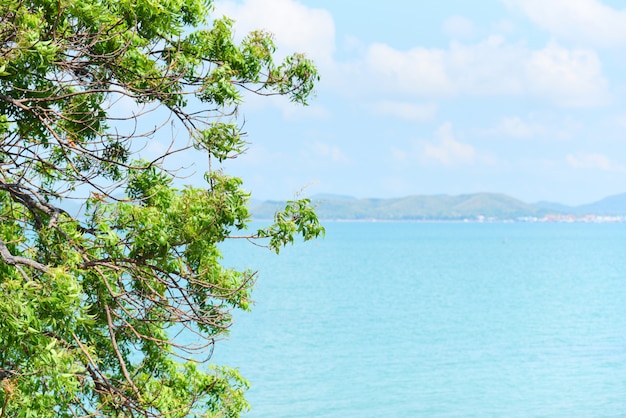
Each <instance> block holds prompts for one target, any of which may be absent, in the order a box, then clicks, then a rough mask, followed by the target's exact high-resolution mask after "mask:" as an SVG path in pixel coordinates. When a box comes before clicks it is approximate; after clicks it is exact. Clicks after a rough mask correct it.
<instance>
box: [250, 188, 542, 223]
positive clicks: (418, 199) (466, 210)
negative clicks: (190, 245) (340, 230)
mask: <svg viewBox="0 0 626 418" xmlns="http://www.w3.org/2000/svg"><path fill="white" fill-rule="evenodd" d="M313 202H314V204H315V205H316V206H317V214H318V216H319V217H320V219H336V220H370V219H376V220H463V219H477V218H478V217H479V216H483V217H485V218H494V219H498V220H506V219H515V218H519V217H524V216H543V215H545V214H546V213H547V212H546V211H545V210H542V209H539V208H537V207H535V206H533V205H529V204H527V203H524V202H522V201H520V200H517V199H514V198H512V197H509V196H506V195H503V194H496V193H475V194H467V195H459V196H449V195H435V196H408V197H403V198H397V199H348V198H345V197H337V198H335V197H332V196H323V197H320V198H315V199H313ZM280 207H281V202H277V201H267V202H263V203H259V204H258V205H256V206H253V208H252V212H253V216H254V218H256V219H269V218H272V217H273V215H274V212H275V211H276V210H278V209H279V208H280Z"/></svg>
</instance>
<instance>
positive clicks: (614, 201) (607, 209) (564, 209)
mask: <svg viewBox="0 0 626 418" xmlns="http://www.w3.org/2000/svg"><path fill="white" fill-rule="evenodd" d="M534 206H536V207H538V208H540V209H543V210H547V211H552V212H560V213H566V214H572V215H579V216H583V215H600V216H626V193H622V194H617V195H613V196H608V197H605V198H604V199H601V200H598V201H597V202H593V203H588V204H585V205H579V206H567V205H562V204H560V203H554V202H538V203H535V205H534Z"/></svg>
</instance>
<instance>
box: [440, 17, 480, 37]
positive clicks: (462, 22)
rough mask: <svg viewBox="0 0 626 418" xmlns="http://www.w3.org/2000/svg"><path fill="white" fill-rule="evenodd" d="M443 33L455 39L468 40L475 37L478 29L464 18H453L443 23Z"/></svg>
mask: <svg viewBox="0 0 626 418" xmlns="http://www.w3.org/2000/svg"><path fill="white" fill-rule="evenodd" d="M443 33H445V34H446V35H448V36H449V37H450V38H453V39H466V38H471V37H472V36H474V35H475V33H476V27H475V26H474V22H472V21H471V20H469V19H467V18H465V17H463V16H452V17H450V18H448V19H447V20H446V21H445V22H444V23H443Z"/></svg>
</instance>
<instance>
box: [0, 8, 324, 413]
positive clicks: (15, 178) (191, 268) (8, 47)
mask: <svg viewBox="0 0 626 418" xmlns="http://www.w3.org/2000/svg"><path fill="white" fill-rule="evenodd" d="M0 10H1V12H0V16H1V17H0V19H1V20H0V138H1V140H0V147H1V149H0V295H1V298H0V318H2V319H1V320H0V417H46V416H54V417H74V416H90V417H92V416H116V417H133V416H167V417H183V416H204V415H208V416H212V415H216V416H227V417H230V416H238V415H239V413H240V412H242V411H245V410H246V408H247V407H248V405H247V403H246V401H245V399H244V397H243V394H244V391H245V388H246V385H247V383H246V382H245V380H244V379H243V378H242V377H241V376H239V374H238V373H237V371H236V370H234V369H231V368H226V367H217V366H211V365H208V364H205V363H202V362H200V363H198V357H199V356H198V355H197V354H198V353H199V354H203V353H204V354H206V353H210V350H211V349H212V347H213V344H214V341H215V339H216V338H217V337H219V336H220V335H223V334H224V333H225V332H226V331H227V329H228V327H229V325H230V324H231V314H230V312H231V310H232V309H248V308H249V304H250V291H251V288H252V286H253V284H254V278H255V274H254V273H253V272H252V271H235V270H232V269H227V268H224V267H223V266H222V265H221V264H220V251H219V248H218V245H219V243H220V242H222V241H224V240H227V239H231V238H234V237H236V236H239V237H246V238H248V239H250V240H253V241H254V240H257V241H258V240H260V243H261V244H263V245H267V246H268V247H269V248H270V249H272V250H274V251H276V252H278V251H279V249H280V248H281V247H282V246H283V245H285V244H288V243H291V242H293V241H294V237H296V236H298V235H301V236H302V237H303V238H304V239H305V240H307V239H311V238H314V237H317V236H319V235H320V234H322V233H323V228H322V226H321V225H320V224H319V222H318V220H317V218H316V216H315V213H314V211H313V209H312V208H311V206H310V205H309V203H310V202H309V201H308V200H306V199H302V200H294V201H291V202H288V203H287V206H286V207H285V209H284V211H281V212H279V213H277V214H276V219H275V222H274V223H273V224H272V225H270V226H268V227H266V228H263V229H260V230H258V231H255V232H247V231H242V230H244V229H246V227H247V226H248V224H249V217H250V215H249V212H248V207H247V202H248V198H249V195H248V193H247V192H245V191H244V190H243V189H242V184H241V180H240V179H238V178H237V177H230V176H227V175H226V174H224V173H223V172H222V171H221V170H220V163H221V162H222V161H224V160H225V159H226V158H231V157H236V156H237V155H238V154H240V153H241V152H243V151H244V150H245V147H246V142H245V140H244V133H243V132H242V131H241V128H240V124H238V122H237V119H236V117H237V114H238V113H237V111H238V106H239V105H240V104H241V103H242V101H243V96H244V94H251V93H256V94H261V95H284V96H287V97H289V98H290V99H291V100H292V101H294V102H297V103H301V104H306V102H307V99H308V98H309V97H310V95H311V93H312V90H313V87H314V83H315V81H317V79H318V75H317V72H316V69H315V67H314V66H313V64H312V63H311V62H310V61H309V60H308V59H306V58H305V57H304V56H303V55H298V54H295V55H292V56H289V57H287V58H286V59H285V60H284V61H283V62H281V63H275V62H274V59H273V55H274V44H273V41H272V37H271V35H270V34H268V33H265V32H261V31H257V32H252V33H250V34H249V35H247V37H245V38H244V39H243V40H242V41H241V42H239V43H236V42H235V41H234V40H233V34H232V32H231V25H232V21H231V20H229V19H227V18H220V19H213V17H212V16H211V12H212V7H211V4H210V0H159V1H149V0H3V1H2V2H1V3H0ZM248 92H250V93H248ZM129 102H130V103H131V104H132V106H131V107H130V109H134V110H132V112H133V113H130V114H128V115H127V116H126V117H124V118H122V119H125V121H121V120H119V116H116V115H119V114H120V112H121V111H122V110H123V109H127V108H129V107H128V103H129ZM120 109H122V110H120ZM153 111H157V112H160V113H159V115H162V114H164V113H163V112H167V115H168V116H169V119H168V120H169V121H171V122H172V123H175V124H176V125H177V126H179V127H183V128H184V132H185V135H178V136H172V134H171V131H169V130H168V129H161V127H162V126H165V125H166V124H163V125H162V126H161V125H159V126H157V127H153V128H150V129H149V130H146V131H142V130H140V128H141V127H142V126H147V124H150V123H151V121H152V120H153V119H154V118H153V119H150V117H151V112H153ZM129 122H130V124H129ZM163 138H168V140H169V141H170V144H169V147H168V148H167V151H166V152H164V153H162V155H160V156H159V157H158V158H155V159H151V160H150V161H147V160H141V159H139V158H138V152H139V151H140V150H141V147H142V146H145V144H146V143H150V142H152V141H162V140H163ZM193 148H195V150H196V151H195V152H202V153H205V154H206V155H207V156H208V158H209V162H210V165H209V167H208V168H207V172H206V174H205V175H204V178H205V180H206V186H205V187H202V188H199V187H190V186H185V187H183V186H176V184H179V183H180V180H176V172H175V171H172V170H168V169H167V164H166V162H167V161H169V160H168V157H170V156H174V157H175V156H176V155H179V154H178V153H180V152H183V151H188V150H190V149H193ZM68 202H80V203H81V209H80V210H74V211H72V210H70V208H71V207H72V205H69V204H68ZM73 212H75V213H73ZM180 332H182V333H183V334H184V333H187V334H188V333H191V332H193V333H196V334H197V335H199V336H201V337H202V339H203V341H204V342H205V344H204V345H203V346H202V347H197V346H193V345H190V344H185V342H184V341H186V340H185V339H182V340H181V339H180V338H179V336H180V334H179V333H180ZM205 357H207V356H206V355H205Z"/></svg>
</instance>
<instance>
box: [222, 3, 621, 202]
mask: <svg viewBox="0 0 626 418" xmlns="http://www.w3.org/2000/svg"><path fill="white" fill-rule="evenodd" d="M215 5H216V13H218V14H220V15H221V14H225V15H227V16H229V17H231V18H233V19H235V21H236V23H235V28H236V31H237V34H238V36H241V35H243V34H245V33H246V32H247V31H249V30H252V29H266V30H269V31H271V32H273V33H274V34H275V37H276V42H277V45H278V48H279V52H280V53H282V54H287V53H291V52H294V51H298V52H304V53H306V54H307V55H308V56H309V57H311V58H312V59H314V60H315V62H316V64H317V65H318V67H319V70H320V72H321V76H322V80H321V82H320V83H319V85H318V88H317V96H316V98H315V99H314V100H313V101H312V102H311V105H310V106H309V107H306V108H301V107H297V106H294V105H291V104H290V103H288V102H287V101H285V100H284V99H281V98H255V97H249V98H248V100H247V102H246V104H245V105H243V106H242V107H241V109H240V116H242V117H244V118H245V131H247V132H248V140H249V141H250V142H251V145H250V148H249V151H248V153H247V154H246V155H244V156H242V157H240V158H238V159H236V160H232V161H229V162H228V163H227V164H226V166H225V170H226V171H227V172H228V173H230V174H232V175H236V176H240V177H242V178H243V179H244V185H245V187H246V188H247V189H248V190H250V191H251V192H252V194H253V197H255V198H258V199H288V198H292V197H293V196H294V195H295V194H296V193H298V192H299V191H301V190H302V189H304V194H305V195H314V194H317V193H335V194H344V195H352V196H355V197H383V198H384V197H400V196H407V195H415V194H461V193H473V192H499V193H506V194H509V195H511V196H513V197H517V198H519V199H522V200H524V201H526V202H535V201H539V200H550V201H558V202H561V203H566V204H582V203H588V202H591V201H595V200H598V199H600V198H602V197H605V196H607V195H611V194H617V193H623V192H626V101H625V100H624V97H626V77H625V76H624V74H626V8H624V5H623V3H621V2H619V1H608V0H604V1H599V0H551V1H544V0H481V1H480V2H462V1H458V0H439V1H437V2H433V1H399V0H388V1H385V2H373V1H372V2H364V1H356V0H342V1H334V0H315V1H314V0H299V1H296V0H238V1H232V0H231V1H217V2H216V3H215Z"/></svg>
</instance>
